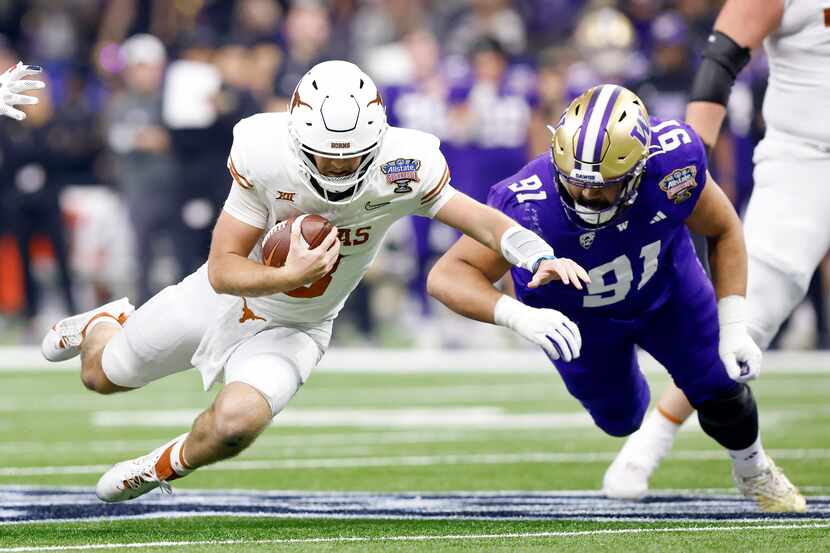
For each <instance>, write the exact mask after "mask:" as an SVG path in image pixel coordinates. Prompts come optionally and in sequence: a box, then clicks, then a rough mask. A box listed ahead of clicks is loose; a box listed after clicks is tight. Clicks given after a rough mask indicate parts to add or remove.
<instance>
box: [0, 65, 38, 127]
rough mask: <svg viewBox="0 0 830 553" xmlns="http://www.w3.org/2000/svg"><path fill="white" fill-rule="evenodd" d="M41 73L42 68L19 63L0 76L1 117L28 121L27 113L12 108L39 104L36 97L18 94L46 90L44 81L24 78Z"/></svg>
mask: <svg viewBox="0 0 830 553" xmlns="http://www.w3.org/2000/svg"><path fill="white" fill-rule="evenodd" d="M40 72H41V68H40V67H39V66H37V65H25V64H24V63H23V62H22V61H19V62H17V65H15V66H14V67H12V68H10V69H8V70H7V71H6V72H5V73H3V74H2V75H0V115H5V116H7V117H11V118H12V119H17V120H18V121H22V120H23V119H26V114H25V113H23V112H22V111H20V110H19V109H15V108H13V107H12V106H15V105H18V104H22V105H33V104H37V102H38V99H37V98H35V97H34V96H26V95H25V94H18V93H19V92H26V91H27V90H38V89H41V88H45V87H46V83H44V82H43V81H35V80H32V79H24V78H23V77H27V76H29V75H37V74H38V73H40Z"/></svg>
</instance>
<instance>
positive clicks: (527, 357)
mask: <svg viewBox="0 0 830 553" xmlns="http://www.w3.org/2000/svg"><path fill="white" fill-rule="evenodd" d="M828 360H830V355H828V354H827V353H826V352H821V351H803V352H802V351H773V352H767V353H766V354H764V371H765V372H768V371H781V372H782V373H784V372H786V373H788V374H830V361H828ZM640 363H641V365H642V367H643V370H644V371H645V372H647V373H650V372H653V371H656V372H663V369H662V368H661V367H660V365H659V364H658V363H657V362H656V361H654V359H653V358H651V357H650V356H649V355H647V354H641V355H640ZM79 367H80V364H79V361H78V359H77V358H76V359H73V360H71V361H66V362H63V363H47V362H46V361H44V360H43V357H42V356H41V354H40V348H38V347H35V346H31V347H3V348H0V372H20V371H33V372H54V371H77V370H78V369H79ZM315 370H316V371H317V372H329V371H330V372H336V373H347V372H357V373H370V372H378V373H414V374H423V373H443V374H459V373H473V374H481V373H493V374H518V373H550V374H553V373H554V371H553V368H552V367H551V365H550V362H549V361H548V360H547V358H546V357H545V356H544V354H543V353H542V352H541V351H537V350H534V349H491V350H481V349H469V350H431V349H418V350H415V349H402V350H394V349H380V350H379V349H364V348H349V349H341V348H332V349H331V350H329V352H328V353H326V355H325V357H324V358H323V360H322V362H321V363H320V366H319V367H318V368H317V369H315Z"/></svg>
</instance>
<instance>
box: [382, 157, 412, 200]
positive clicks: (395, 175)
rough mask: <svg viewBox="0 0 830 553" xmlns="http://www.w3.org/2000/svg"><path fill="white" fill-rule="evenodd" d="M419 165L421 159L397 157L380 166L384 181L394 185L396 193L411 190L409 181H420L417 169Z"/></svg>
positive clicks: (404, 192)
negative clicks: (384, 177) (384, 176)
mask: <svg viewBox="0 0 830 553" xmlns="http://www.w3.org/2000/svg"><path fill="white" fill-rule="evenodd" d="M420 167H421V161H420V160H418V159H404V158H402V157H399V158H398V159H396V160H394V161H387V162H386V163H384V164H383V165H381V166H380V170H381V172H382V173H383V174H384V175H386V182H388V183H389V184H394V185H395V190H394V192H396V193H397V194H406V193H407V192H412V187H411V186H409V183H412V182H421V179H419V178H418V169H420Z"/></svg>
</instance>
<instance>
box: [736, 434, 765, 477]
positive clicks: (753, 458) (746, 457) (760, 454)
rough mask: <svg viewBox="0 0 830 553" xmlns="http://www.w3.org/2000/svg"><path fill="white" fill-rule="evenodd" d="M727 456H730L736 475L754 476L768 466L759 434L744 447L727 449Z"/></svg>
mask: <svg viewBox="0 0 830 553" xmlns="http://www.w3.org/2000/svg"><path fill="white" fill-rule="evenodd" d="M727 451H729V457H731V458H732V466H733V467H734V468H735V474H737V475H738V476H744V477H746V476H755V475H756V474H760V473H761V472H763V471H764V470H766V468H767V467H769V459H767V454H766V453H764V446H762V445H761V436H760V435H759V436H758V437H757V438H756V439H755V441H754V442H753V443H752V445H751V446H749V447H748V448H746V449H738V450H733V449H729V450H727Z"/></svg>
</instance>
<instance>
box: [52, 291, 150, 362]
mask: <svg viewBox="0 0 830 553" xmlns="http://www.w3.org/2000/svg"><path fill="white" fill-rule="evenodd" d="M133 311H135V307H134V306H133V305H132V304H131V303H130V300H128V299H127V298H121V299H120V300H115V301H112V302H110V303H106V304H104V305H102V306H101V307H98V308H96V309H93V310H92V311H87V312H86V313H81V314H80V315H73V316H72V317H67V318H66V319H63V320H61V321H59V322H58V323H57V324H55V325H54V326H53V327H52V328H51V329H50V330H49V332H47V333H46V336H45V337H44V338H43V342H41V344H40V351H41V352H42V353H43V357H45V358H46V360H47V361H52V362H57V361H66V360H67V359H72V358H73V357H75V356H76V355H78V354H79V353H80V352H81V342H82V341H83V339H84V334H85V332H86V328H87V326H88V325H89V323H90V322H91V321H92V320H93V319H95V318H97V317H99V316H104V315H109V316H110V317H112V318H114V319H116V320H117V321H118V322H119V323H120V324H122V325H123V324H124V322H126V320H127V317H128V316H129V315H130V314H131V313H132V312H133Z"/></svg>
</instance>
